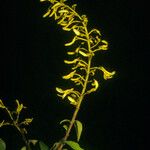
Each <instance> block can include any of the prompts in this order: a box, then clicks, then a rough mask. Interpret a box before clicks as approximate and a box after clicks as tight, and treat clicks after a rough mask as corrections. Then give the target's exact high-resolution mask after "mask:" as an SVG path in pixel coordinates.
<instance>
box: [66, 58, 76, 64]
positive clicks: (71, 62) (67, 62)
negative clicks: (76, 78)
mask: <svg viewBox="0 0 150 150" xmlns="http://www.w3.org/2000/svg"><path fill="white" fill-rule="evenodd" d="M78 60H79V59H78V58H76V59H74V60H71V61H70V60H64V63H66V64H75V63H76V62H77V61H78Z"/></svg>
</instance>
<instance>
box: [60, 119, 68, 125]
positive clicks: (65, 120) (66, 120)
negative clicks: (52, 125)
mask: <svg viewBox="0 0 150 150" xmlns="http://www.w3.org/2000/svg"><path fill="white" fill-rule="evenodd" d="M64 122H70V120H69V119H64V120H62V121H61V122H60V124H62V123H64Z"/></svg>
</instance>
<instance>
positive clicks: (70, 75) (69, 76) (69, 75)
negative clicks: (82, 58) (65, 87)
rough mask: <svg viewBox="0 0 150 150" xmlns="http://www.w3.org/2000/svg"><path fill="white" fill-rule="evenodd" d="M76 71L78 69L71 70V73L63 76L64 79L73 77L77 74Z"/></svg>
mask: <svg viewBox="0 0 150 150" xmlns="http://www.w3.org/2000/svg"><path fill="white" fill-rule="evenodd" d="M75 72H76V70H74V71H72V72H70V73H69V74H67V75H65V76H63V77H62V78H63V79H66V80H67V79H70V78H72V77H73V76H74V75H75Z"/></svg>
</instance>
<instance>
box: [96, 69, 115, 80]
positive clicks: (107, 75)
mask: <svg viewBox="0 0 150 150" xmlns="http://www.w3.org/2000/svg"><path fill="white" fill-rule="evenodd" d="M99 69H100V70H101V71H103V77H104V79H105V80H107V79H111V78H113V75H114V74H115V73H116V72H115V71H112V72H109V71H107V70H106V69H105V68H104V67H99Z"/></svg>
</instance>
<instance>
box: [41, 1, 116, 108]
mask: <svg viewBox="0 0 150 150" xmlns="http://www.w3.org/2000/svg"><path fill="white" fill-rule="evenodd" d="M41 1H42V2H43V1H48V2H50V3H51V6H50V7H49V8H48V10H47V12H46V13H45V14H44V15H43V17H54V19H55V20H56V21H57V24H59V25H60V26H62V29H63V30H65V31H70V32H73V33H74V37H73V38H72V40H71V41H70V42H68V43H66V44H65V46H72V45H76V46H74V47H76V48H74V49H73V50H72V51H68V52H67V54H68V55H69V56H70V58H71V60H65V61H64V63H66V64H68V65H70V66H71V71H70V73H68V74H66V75H64V76H63V79H65V80H71V81H72V82H74V83H75V85H76V86H75V87H76V89H75V88H72V87H71V88H70V89H65V90H63V89H61V88H58V87H57V88H56V90H57V92H58V96H60V97H61V98H62V99H64V98H66V97H67V98H68V100H69V101H70V103H71V104H73V105H77V104H78V102H79V101H82V100H81V99H83V97H84V95H86V94H90V93H91V92H95V91H96V90H97V88H98V87H99V83H98V81H97V80H96V79H95V78H94V75H95V72H96V71H97V70H100V71H102V72H103V77H104V79H105V80H107V79H110V78H112V77H113V75H114V74H115V71H113V72H109V71H107V70H106V69H105V68H104V67H103V66H99V67H93V66H92V63H91V62H92V58H93V56H94V55H95V53H96V52H97V51H103V50H104V51H105V50H107V49H108V42H107V41H105V40H103V39H101V33H100V31H99V30H98V29H95V28H93V29H92V30H90V31H88V29H87V25H88V18H87V17H86V15H79V14H78V13H77V12H76V4H74V5H72V6H71V7H70V6H68V5H66V4H65V1H66V0H59V1H57V0H41ZM79 86H80V87H81V88H79ZM79 89H81V90H79Z"/></svg>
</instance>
